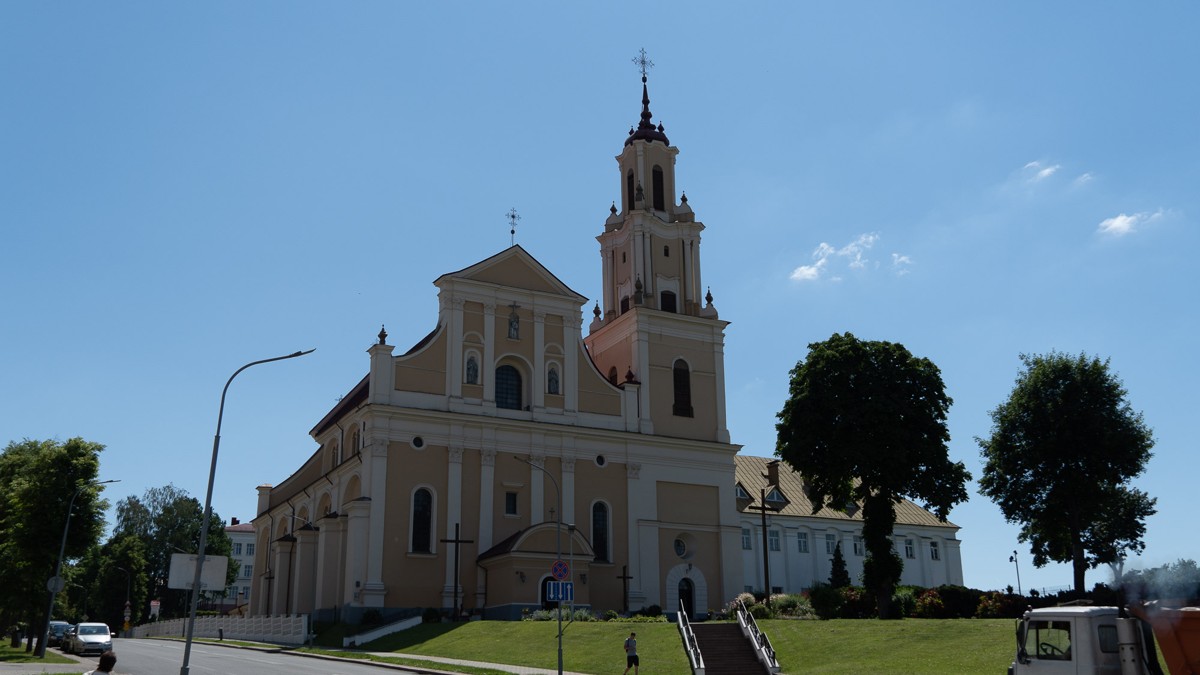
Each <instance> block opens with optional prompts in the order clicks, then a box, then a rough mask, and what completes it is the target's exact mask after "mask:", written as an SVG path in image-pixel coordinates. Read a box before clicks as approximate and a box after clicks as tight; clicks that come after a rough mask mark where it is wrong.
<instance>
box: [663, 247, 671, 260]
mask: <svg viewBox="0 0 1200 675" xmlns="http://www.w3.org/2000/svg"><path fill="white" fill-rule="evenodd" d="M663 257H664V258H670V257H671V247H670V246H663Z"/></svg>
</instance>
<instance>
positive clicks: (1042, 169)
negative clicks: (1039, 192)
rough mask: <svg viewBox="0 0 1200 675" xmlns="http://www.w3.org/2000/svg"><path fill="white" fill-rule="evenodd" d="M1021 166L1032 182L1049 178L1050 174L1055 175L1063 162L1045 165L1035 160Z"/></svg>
mask: <svg viewBox="0 0 1200 675" xmlns="http://www.w3.org/2000/svg"><path fill="white" fill-rule="evenodd" d="M1021 168H1022V169H1023V170H1024V171H1025V174H1026V175H1027V176H1028V178H1027V180H1028V181H1029V182H1030V183H1037V182H1039V181H1043V180H1045V179H1047V178H1049V177H1050V176H1053V175H1054V174H1055V173H1056V172H1057V171H1058V170H1059V169H1061V168H1062V164H1054V165H1053V166H1044V165H1043V164H1042V163H1041V162H1039V161H1037V160H1034V161H1032V162H1029V163H1028V164H1026V165H1025V166H1023V167H1021Z"/></svg>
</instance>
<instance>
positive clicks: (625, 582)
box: [617, 565, 633, 614]
mask: <svg viewBox="0 0 1200 675" xmlns="http://www.w3.org/2000/svg"><path fill="white" fill-rule="evenodd" d="M617 578H618V579H620V580H621V613H623V614H628V613H629V582H630V580H631V579H633V577H631V576H629V565H621V576H619V577H617Z"/></svg>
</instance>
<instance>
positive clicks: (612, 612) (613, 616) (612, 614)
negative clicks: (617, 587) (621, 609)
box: [604, 609, 621, 621]
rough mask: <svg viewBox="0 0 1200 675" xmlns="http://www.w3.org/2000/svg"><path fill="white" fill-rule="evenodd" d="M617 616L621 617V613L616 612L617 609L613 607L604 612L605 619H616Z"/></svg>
mask: <svg viewBox="0 0 1200 675" xmlns="http://www.w3.org/2000/svg"><path fill="white" fill-rule="evenodd" d="M619 618H621V615H620V614H617V610H615V609H610V610H608V611H607V612H605V613H604V620H605V621H616V620H617V619H619Z"/></svg>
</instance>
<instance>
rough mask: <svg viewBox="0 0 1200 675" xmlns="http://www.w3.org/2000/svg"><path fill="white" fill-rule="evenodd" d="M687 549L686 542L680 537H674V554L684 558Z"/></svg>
mask: <svg viewBox="0 0 1200 675" xmlns="http://www.w3.org/2000/svg"><path fill="white" fill-rule="evenodd" d="M687 551H688V548H687V542H686V541H684V540H683V539H682V538H676V539H675V555H677V556H679V557H680V558H685V557H687Z"/></svg>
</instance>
